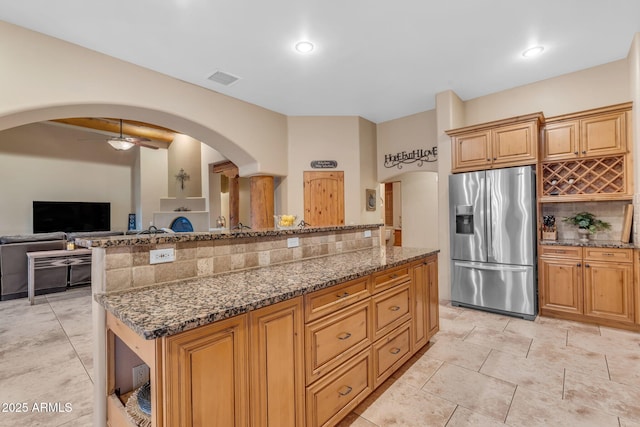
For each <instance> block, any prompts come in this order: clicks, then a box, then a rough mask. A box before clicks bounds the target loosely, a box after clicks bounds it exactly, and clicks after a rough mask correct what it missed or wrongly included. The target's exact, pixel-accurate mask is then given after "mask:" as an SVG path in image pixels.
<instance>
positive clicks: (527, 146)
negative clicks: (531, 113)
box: [491, 122, 538, 167]
mask: <svg viewBox="0 0 640 427" xmlns="http://www.w3.org/2000/svg"><path fill="white" fill-rule="evenodd" d="M537 129H538V128H537V126H536V124H535V123H532V122H528V123H517V124H514V125H509V126H501V127H499V128H497V129H493V130H492V131H491V143H492V147H491V151H492V155H493V158H492V160H493V165H494V166H499V167H503V166H516V165H523V164H531V163H535V162H536V160H537V159H538V135H537Z"/></svg>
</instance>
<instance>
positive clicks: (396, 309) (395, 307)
mask: <svg viewBox="0 0 640 427" xmlns="http://www.w3.org/2000/svg"><path fill="white" fill-rule="evenodd" d="M389 310H391V311H398V310H400V306H397V305H394V306H391V307H389Z"/></svg>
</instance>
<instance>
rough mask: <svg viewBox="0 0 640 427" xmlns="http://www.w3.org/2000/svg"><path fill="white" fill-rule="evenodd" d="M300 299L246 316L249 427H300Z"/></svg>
mask: <svg viewBox="0 0 640 427" xmlns="http://www.w3.org/2000/svg"><path fill="white" fill-rule="evenodd" d="M302 315H303V312H302V297H298V298H294V299H291V300H288V301H284V302H281V303H278V304H274V305H271V306H268V307H265V308H261V309H259V310H256V311H253V312H251V313H250V314H249V323H250V325H251V343H250V373H251V405H250V407H251V425H252V426H253V427H268V426H291V427H294V426H300V427H302V426H304V419H305V418H304V410H305V402H304V393H305V389H304V355H303V352H304V335H303V334H304V323H303V318H302Z"/></svg>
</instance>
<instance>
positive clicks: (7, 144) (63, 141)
mask: <svg viewBox="0 0 640 427" xmlns="http://www.w3.org/2000/svg"><path fill="white" fill-rule="evenodd" d="M85 138H87V134H86V133H84V132H78V131H76V130H74V129H71V128H66V127H61V126H55V125H50V124H46V123H35V124H30V125H25V126H19V127H16V128H13V129H10V130H7V131H5V132H2V138H0V194H1V195H2V202H0V235H2V234H18V233H31V232H32V231H33V224H32V221H33V215H32V202H33V201H34V200H48V201H72V202H109V203H111V227H112V229H114V230H126V228H127V220H128V214H129V213H130V212H133V211H132V210H131V209H132V208H133V207H132V199H133V196H132V192H131V188H132V170H133V167H134V163H135V160H136V153H135V150H134V151H130V152H122V151H115V150H114V149H113V148H111V147H110V146H109V145H108V144H106V143H105V142H104V141H103V140H84V139H85Z"/></svg>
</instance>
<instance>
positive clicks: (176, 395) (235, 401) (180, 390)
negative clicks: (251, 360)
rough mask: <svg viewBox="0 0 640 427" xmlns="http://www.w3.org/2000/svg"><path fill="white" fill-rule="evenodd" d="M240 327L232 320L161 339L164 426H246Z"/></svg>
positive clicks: (243, 331)
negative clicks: (164, 387)
mask: <svg viewBox="0 0 640 427" xmlns="http://www.w3.org/2000/svg"><path fill="white" fill-rule="evenodd" d="M246 322H247V316H246V315H241V316H235V317H232V318H230V319H226V320H222V321H220V322H215V323H212V324H210V325H206V326H201V327H199V328H196V329H192V330H190V331H186V332H183V333H180V334H177V335H172V336H169V337H167V338H165V343H164V347H165V370H164V378H165V382H166V383H165V386H166V396H165V398H166V404H165V409H166V411H165V417H166V425H167V426H203V425H212V426H214V425H215V426H220V427H222V426H248V425H249V413H248V410H247V408H248V407H249V406H248V404H249V401H248V397H249V393H248V391H249V382H248V375H247V373H248V369H247V368H248V359H247V354H248V353H247V349H248V336H247V323H246ZM221 367H224V368H223V369H221Z"/></svg>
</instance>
